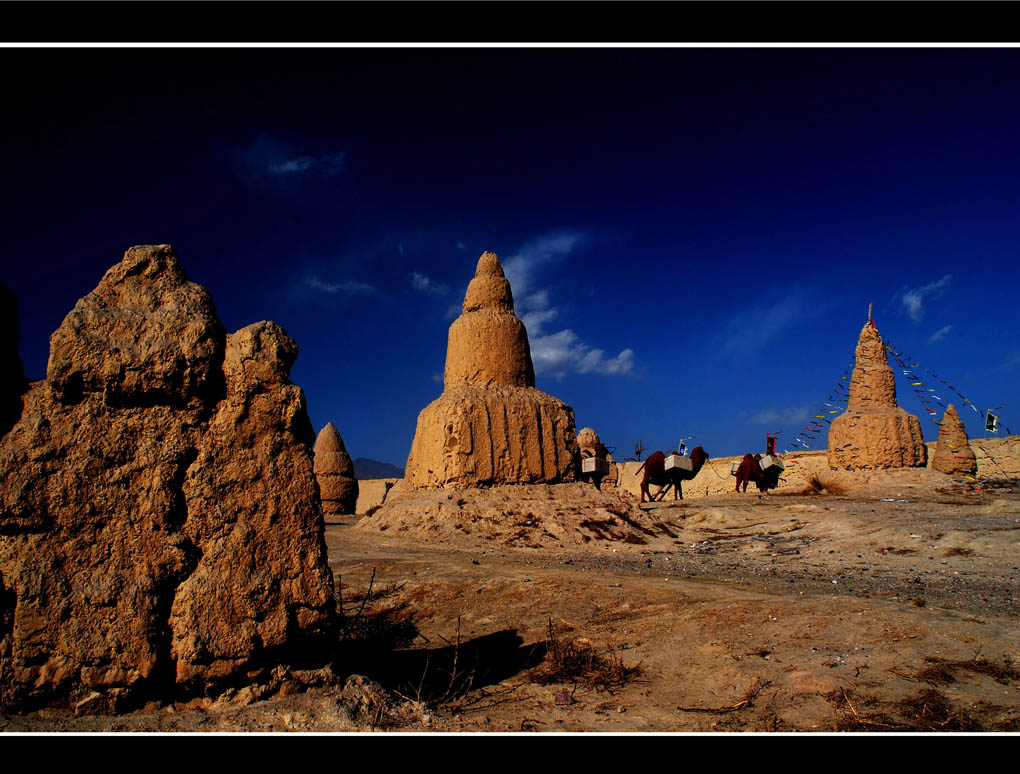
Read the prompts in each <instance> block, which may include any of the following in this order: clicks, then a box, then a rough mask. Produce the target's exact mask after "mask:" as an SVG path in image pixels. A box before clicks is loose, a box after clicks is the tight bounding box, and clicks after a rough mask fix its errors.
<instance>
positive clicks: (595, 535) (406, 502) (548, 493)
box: [355, 482, 660, 549]
mask: <svg viewBox="0 0 1020 774" xmlns="http://www.w3.org/2000/svg"><path fill="white" fill-rule="evenodd" d="M355 529H358V530H368V531H370V532H382V533H386V534H397V535H401V536H408V537H410V536H414V537H418V536H420V537H421V538H423V539H426V540H428V541H429V542H436V541H440V542H444V543H446V542H450V541H459V542H468V543H472V544H479V543H481V544H486V543H493V544H496V545H503V546H511V547H520V548H558V547H562V548H567V547H577V546H588V547H589V548H592V549H599V548H610V549H611V548H612V546H613V544H619V543H633V544H639V545H640V544H644V543H645V542H646V540H647V538H649V537H651V536H654V535H659V534H660V531H659V528H658V527H656V526H655V524H654V523H653V522H652V520H651V519H650V518H649V516H647V515H646V514H644V513H643V512H642V511H641V510H640V508H638V504H637V501H636V500H635V499H634V498H633V497H631V496H630V495H628V494H625V493H622V492H618V491H616V490H612V491H611V492H608V493H607V492H599V491H597V490H596V489H595V488H594V487H593V486H591V485H590V484H584V483H580V482H577V483H570V484H556V485H549V484H532V485H529V486H497V487H493V488H491V489H478V488H473V489H465V490H463V491H458V492H444V491H440V490H421V489H403V490H401V491H400V492H399V493H394V494H392V495H391V496H390V497H389V498H388V499H387V500H386V504H385V506H384V507H383V508H380V509H379V510H378V511H376V512H375V513H374V514H372V515H371V516H367V517H365V518H363V519H362V520H361V521H359V522H358V523H357V525H355Z"/></svg>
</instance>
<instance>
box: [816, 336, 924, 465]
mask: <svg viewBox="0 0 1020 774" xmlns="http://www.w3.org/2000/svg"><path fill="white" fill-rule="evenodd" d="M828 458H829V466H830V467H832V468H837V469H840V468H842V469H846V470H860V469H877V468H905V467H920V466H923V465H925V464H926V462H927V459H928V449H927V447H926V446H925V445H924V438H923V436H922V435H921V423H920V421H919V420H918V419H917V417H915V416H914V415H913V414H908V413H907V412H906V411H904V410H903V409H901V408H899V407H898V406H897V405H896V375H895V374H894V373H893V370H892V369H891V368H890V367H889V362H888V361H887V360H886V356H885V347H884V345H883V344H882V337H881V336H880V335H879V333H878V330H877V329H876V328H875V325H874V323H873V322H872V321H871V320H870V319H869V320H868V322H867V323H866V324H865V326H864V328H863V329H861V335H860V337H859V338H858V340H857V351H856V365H855V367H854V372H853V377H852V379H851V381H850V397H849V400H848V402H847V410H846V412H844V413H843V414H841V415H840V416H838V417H836V418H835V419H834V420H833V421H832V427H831V429H830V430H829V453H828Z"/></svg>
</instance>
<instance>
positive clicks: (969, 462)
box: [931, 403, 978, 475]
mask: <svg viewBox="0 0 1020 774" xmlns="http://www.w3.org/2000/svg"><path fill="white" fill-rule="evenodd" d="M931 467H932V469H933V470H937V471H939V472H940V473H948V474H950V475H954V474H970V475H973V474H974V473H977V469H978V465H977V457H976V456H975V455H974V450H973V449H971V448H970V441H969V439H968V438H967V430H966V428H964V426H963V420H961V419H960V415H959V414H957V413H956V407H955V406H954V405H953V404H952V403H950V404H949V408H947V409H946V413H945V415H944V416H943V417H942V424H941V425H939V439H938V441H936V442H935V451H934V453H933V454H932V456H931Z"/></svg>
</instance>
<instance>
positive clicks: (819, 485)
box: [804, 476, 846, 495]
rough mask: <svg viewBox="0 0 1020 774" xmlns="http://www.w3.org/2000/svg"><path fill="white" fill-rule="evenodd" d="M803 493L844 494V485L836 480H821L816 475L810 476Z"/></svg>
mask: <svg viewBox="0 0 1020 774" xmlns="http://www.w3.org/2000/svg"><path fill="white" fill-rule="evenodd" d="M804 494H830V495H843V494H846V487H844V486H842V485H841V484H839V483H838V482H836V481H831V480H830V481H822V479H820V478H819V477H818V476H811V478H809V479H808V485H807V489H805V490H804Z"/></svg>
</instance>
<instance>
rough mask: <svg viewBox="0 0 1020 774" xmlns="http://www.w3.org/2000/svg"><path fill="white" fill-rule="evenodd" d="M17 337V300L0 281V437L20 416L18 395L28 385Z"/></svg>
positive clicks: (18, 331)
mask: <svg viewBox="0 0 1020 774" xmlns="http://www.w3.org/2000/svg"><path fill="white" fill-rule="evenodd" d="M19 338H21V326H20V324H19V322H18V299H17V297H16V296H15V295H14V293H13V292H12V291H11V290H10V288H8V287H7V286H6V285H4V284H3V283H2V282H0V438H3V436H4V435H5V434H6V433H7V431H8V430H10V429H11V427H12V426H13V425H14V423H15V422H17V421H18V417H19V416H21V408H22V403H21V396H22V394H23V393H24V392H25V387H26V386H27V385H26V384H25V369H24V366H23V365H22V363H21V356H20V355H19V354H18V339H19Z"/></svg>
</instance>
